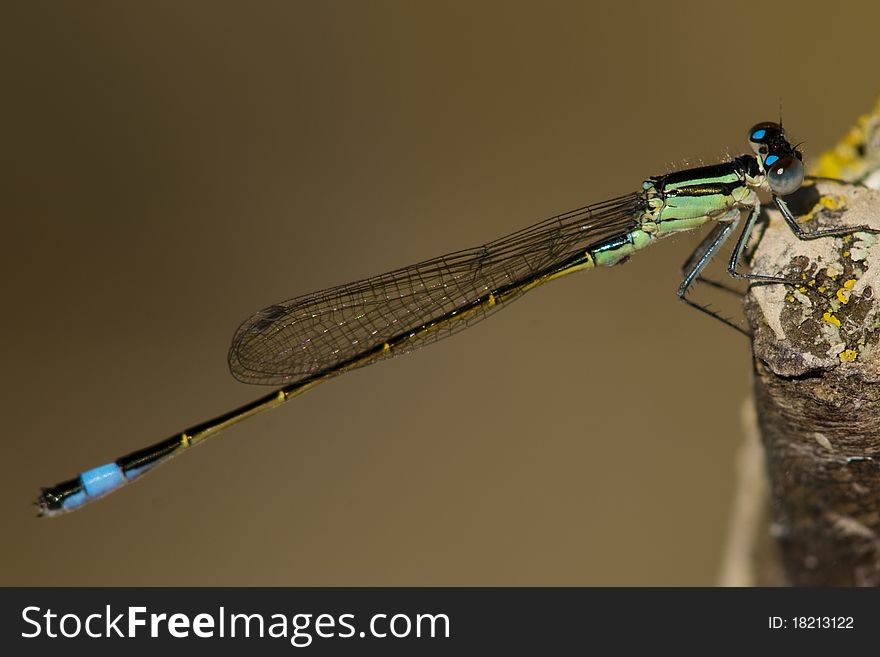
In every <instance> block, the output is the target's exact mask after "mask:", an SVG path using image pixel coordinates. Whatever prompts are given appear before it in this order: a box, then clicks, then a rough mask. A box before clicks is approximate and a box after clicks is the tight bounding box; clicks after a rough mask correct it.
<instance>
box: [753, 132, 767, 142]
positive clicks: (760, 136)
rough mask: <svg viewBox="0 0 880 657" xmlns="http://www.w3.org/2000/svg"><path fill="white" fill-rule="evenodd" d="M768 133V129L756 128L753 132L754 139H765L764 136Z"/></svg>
mask: <svg viewBox="0 0 880 657" xmlns="http://www.w3.org/2000/svg"><path fill="white" fill-rule="evenodd" d="M766 134H767V131H766V130H755V131H754V132H753V133H752V139H756V140H757V139H763V138H764V135H766Z"/></svg>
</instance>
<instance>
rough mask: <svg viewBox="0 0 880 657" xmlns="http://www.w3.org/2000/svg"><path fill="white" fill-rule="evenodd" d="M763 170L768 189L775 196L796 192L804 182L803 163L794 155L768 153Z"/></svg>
mask: <svg viewBox="0 0 880 657" xmlns="http://www.w3.org/2000/svg"><path fill="white" fill-rule="evenodd" d="M764 170H765V171H766V172H767V182H768V184H769V185H770V190H771V191H772V192H773V193H774V194H776V195H777V196H786V195H788V194H791V193H793V192H796V191H797V190H798V189H800V186H801V185H802V184H803V182H804V163H803V162H801V160H800V158H798V157H796V156H795V155H782V156H779V155H768V156H767V157H766V158H765V159H764Z"/></svg>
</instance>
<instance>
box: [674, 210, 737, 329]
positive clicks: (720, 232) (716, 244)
mask: <svg viewBox="0 0 880 657" xmlns="http://www.w3.org/2000/svg"><path fill="white" fill-rule="evenodd" d="M736 224H737V220H736V219H734V220H732V221H722V222H719V223H718V224H717V225H716V226H715V227H714V228H713V229H712V231H711V232H710V233H709V234H708V235H707V236H706V238H705V239H704V240H703V241H702V242H700V244H699V246H697V248H696V249H694V252H693V253H692V254H691V256H690V257H689V258H688V259H687V262H685V263H684V267H683V268H682V269H683V270H684V271H683V273H684V279H683V280H682V281H681V285H679V286H678V290H677V291H676V294H677V295H678V298H679V299H681V300H682V301H684V302H685V303H686V304H687V305H689V306H691V307H692V308H696V309H697V310H699V311H700V312H703V313H706V314H707V315H709V316H710V317H714V318H715V319H717V320H718V321H720V322H723V323H724V324H727V325H728V326H729V327H731V328H733V329H736V330H737V331H739V332H740V333H743V334H745V335H748V333H746V331H744V330H743V329H742V328H741V327H739V326H737V325H736V324H734V323H733V322H732V321H731V320H729V319H727V318H726V317H723V316H722V315H719V314H718V313H716V312H715V311H714V310H712V309H711V308H709V307H708V306H704V305H702V304H700V303H697V302H696V301H691V300H690V299H688V298H687V293H688V290H689V289H690V287H691V285H692V284H693V282H694V281H695V280H697V279H698V278H699V276H700V273H701V272H702V271H703V269H704V268H705V267H706V265H707V264H709V261H710V260H711V259H712V257H713V256H714V255H715V254H716V253H718V250H719V249H720V248H721V247H722V246H723V245H724V241H725V240H726V239H727V238H728V237H729V236H730V233H731V231H733V229H734V228H735V227H736ZM710 282H711V283H714V281H710Z"/></svg>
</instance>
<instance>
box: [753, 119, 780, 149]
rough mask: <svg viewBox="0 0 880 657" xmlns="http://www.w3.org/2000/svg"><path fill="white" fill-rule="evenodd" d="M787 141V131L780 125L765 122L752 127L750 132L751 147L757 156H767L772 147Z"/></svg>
mask: <svg viewBox="0 0 880 657" xmlns="http://www.w3.org/2000/svg"><path fill="white" fill-rule="evenodd" d="M784 140H785V131H784V130H783V129H782V126H781V125H779V124H778V123H772V122H770V121H765V122H764V123H758V124H757V125H754V126H752V129H751V130H749V146H751V147H752V151H754V153H755V155H766V154H767V153H768V152H769V151H770V146H771V145H772V144H774V143H776V142H779V141H784Z"/></svg>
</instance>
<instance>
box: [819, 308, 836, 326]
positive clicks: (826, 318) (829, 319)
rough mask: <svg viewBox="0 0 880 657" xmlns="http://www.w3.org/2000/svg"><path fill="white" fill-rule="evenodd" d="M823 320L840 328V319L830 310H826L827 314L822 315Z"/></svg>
mask: <svg viewBox="0 0 880 657" xmlns="http://www.w3.org/2000/svg"><path fill="white" fill-rule="evenodd" d="M822 320H823V321H825V322H828V323H829V324H833V325H834V326H836V327H837V328H840V320H839V319H837V318H836V317H835V316H834V315H832V314H831V313H830V312H828V311H826V312H825V314H824V315H822Z"/></svg>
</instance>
